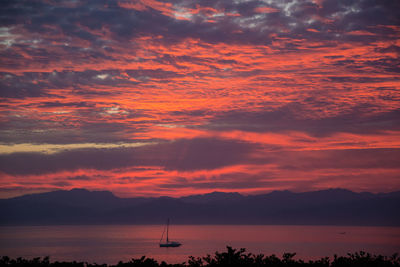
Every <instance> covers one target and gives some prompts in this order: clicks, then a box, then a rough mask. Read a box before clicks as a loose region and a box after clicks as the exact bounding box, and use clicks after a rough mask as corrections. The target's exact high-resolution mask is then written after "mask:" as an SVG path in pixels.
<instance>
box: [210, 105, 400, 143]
mask: <svg viewBox="0 0 400 267" xmlns="http://www.w3.org/2000/svg"><path fill="white" fill-rule="evenodd" d="M306 101H308V102H310V103H309V104H311V105H314V106H318V105H321V106H324V105H327V104H328V103H324V102H321V103H315V102H314V100H312V99H308V100H306ZM308 108H309V107H306V106H304V105H302V104H296V103H291V104H288V105H286V106H283V107H281V108H277V109H273V110H259V111H246V110H232V111H227V112H224V113H220V114H218V115H216V116H215V117H214V118H212V119H211V120H210V122H209V124H208V125H205V126H203V127H206V128H208V129H213V130H243V131H251V132H285V131H300V132H307V133H309V134H311V135H314V136H325V135H331V134H334V133H338V132H351V133H358V134H371V133H379V132H383V131H388V130H399V129H400V127H399V125H400V110H398V109H397V110H393V111H388V112H379V113H371V110H373V109H374V108H376V107H374V106H370V105H359V106H355V107H353V108H352V109H351V110H350V111H348V112H344V113H343V114H340V115H335V116H332V117H322V118H303V117H302V114H308V113H309V112H312V111H309V110H307V109H308Z"/></svg>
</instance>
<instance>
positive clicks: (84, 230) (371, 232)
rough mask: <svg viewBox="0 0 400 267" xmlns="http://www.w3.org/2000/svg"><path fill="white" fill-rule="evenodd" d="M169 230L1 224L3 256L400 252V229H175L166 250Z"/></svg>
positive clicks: (177, 259) (100, 259) (306, 256)
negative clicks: (239, 251) (230, 249)
mask: <svg viewBox="0 0 400 267" xmlns="http://www.w3.org/2000/svg"><path fill="white" fill-rule="evenodd" d="M163 230H164V226H163V225H82V226H79V225H73V226H71V225H68V226H1V227H0V256H9V257H12V258H16V257H24V258H34V257H45V256H49V257H50V261H52V262H53V261H79V262H88V263H98V264H103V263H107V264H117V263H118V262H119V261H123V262H127V261H129V260H131V259H132V258H135V259H137V258H140V257H141V256H146V257H150V258H153V259H155V260H157V261H158V262H161V261H165V262H167V263H182V262H187V260H188V257H189V256H194V257H203V256H206V255H207V254H210V255H214V254H215V252H216V251H219V252H224V251H226V247H227V246H231V247H233V248H236V249H239V248H245V249H246V251H247V252H251V253H253V254H264V255H272V254H275V255H277V256H279V257H281V256H282V254H283V253H296V256H295V259H303V260H315V259H319V258H321V257H330V258H333V256H334V255H335V254H336V255H338V256H345V255H347V253H354V252H359V251H365V252H369V253H372V254H381V255H386V256H391V255H393V254H394V253H399V252H400V227H360V226H291V225H284V226H282V225H171V226H170V228H169V237H170V240H172V241H178V242H180V243H182V246H181V247H177V248H160V247H159V242H160V238H161V235H162V233H163Z"/></svg>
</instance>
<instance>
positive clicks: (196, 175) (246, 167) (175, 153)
mask: <svg viewBox="0 0 400 267" xmlns="http://www.w3.org/2000/svg"><path fill="white" fill-rule="evenodd" d="M399 54H400V1H398V0H325V1H324V0H282V1H278V0H202V1H192V0H168V1H159V0H135V1H134V0H132V1H130V0H121V1H106V0H81V1H78V0H76V1H73V0H65V1H62V0H60V1H58V0H2V1H1V9H0V68H1V71H0V72H1V73H0V106H1V108H0V114H1V115H0V125H1V126H0V198H7V197H12V196H17V195H22V194H27V193H35V192H46V191H52V190H59V189H66V190H69V189H72V188H77V187H78V188H86V189H89V190H110V191H112V192H113V193H115V194H116V195H117V196H120V197H133V196H161V195H168V196H173V197H178V196H184V195H189V194H203V193H208V192H212V191H224V192H239V193H242V194H259V193H266V192H270V191H273V190H291V191H295V192H303V191H311V190H320V189H327V188H338V187H340V188H346V189H350V190H353V191H357V192H360V191H370V192H391V191H396V190H400V102H399V100H400V60H399Z"/></svg>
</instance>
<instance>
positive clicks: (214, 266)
mask: <svg viewBox="0 0 400 267" xmlns="http://www.w3.org/2000/svg"><path fill="white" fill-rule="evenodd" d="M295 256H296V253H284V254H283V255H282V258H279V257H277V256H275V255H271V256H264V255H263V254H258V255H255V254H252V253H246V250H245V249H244V248H241V249H234V248H232V247H227V251H226V252H221V253H220V252H218V251H217V252H215V255H214V256H211V255H207V256H206V257H193V256H190V257H189V259H188V262H187V263H186V262H184V263H181V264H168V263H166V262H164V261H163V262H161V263H158V262H157V261H156V260H154V259H151V258H146V257H145V256H143V257H141V258H140V259H132V260H130V261H128V262H122V261H120V262H119V263H118V264H116V265H107V264H96V263H93V264H92V263H87V262H76V261H73V262H58V261H56V262H50V259H49V257H45V258H43V259H42V258H33V259H31V260H28V259H23V258H17V259H10V258H9V257H7V256H4V257H2V258H1V259H0V266H4V267H24V266H27V267H32V266H34V267H222V266H244V267H261V266H267V267H288V266H290V267H296V266H312V267H347V266H348V267H350V266H351V267H370V266H379V267H400V257H399V255H398V254H394V255H393V256H392V257H386V256H382V255H372V254H370V253H366V252H363V251H361V252H357V253H354V254H352V253H349V254H347V256H340V257H338V256H337V255H334V258H333V261H332V262H331V261H330V259H329V257H324V258H321V259H319V260H315V261H312V260H310V261H308V262H305V261H303V260H296V259H294V257H295Z"/></svg>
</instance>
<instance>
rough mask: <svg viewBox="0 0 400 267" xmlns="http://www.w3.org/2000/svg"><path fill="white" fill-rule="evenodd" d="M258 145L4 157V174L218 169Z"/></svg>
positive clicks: (176, 145) (191, 143) (0, 161)
mask: <svg viewBox="0 0 400 267" xmlns="http://www.w3.org/2000/svg"><path fill="white" fill-rule="evenodd" d="M255 148H256V146H255V145H253V144H249V143H243V142H236V141H232V140H222V139H191V140H186V139H183V140H177V141H175V142H170V143H161V144H156V145H147V146H142V147H136V148H115V149H77V150H69V151H64V152H60V153H56V154H40V153H13V154H8V155H0V171H2V172H5V173H9V174H42V173H49V172H56V171H62V170H76V169H98V170H110V169H115V168H126V167H131V166H161V167H164V168H165V169H168V170H187V171H189V170H200V169H215V168H219V167H222V166H227V165H232V164H237V163H239V162H241V161H244V160H246V158H247V157H246V155H247V154H249V153H250V152H251V151H253V150H254V149H255Z"/></svg>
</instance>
